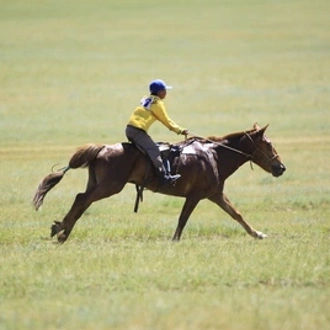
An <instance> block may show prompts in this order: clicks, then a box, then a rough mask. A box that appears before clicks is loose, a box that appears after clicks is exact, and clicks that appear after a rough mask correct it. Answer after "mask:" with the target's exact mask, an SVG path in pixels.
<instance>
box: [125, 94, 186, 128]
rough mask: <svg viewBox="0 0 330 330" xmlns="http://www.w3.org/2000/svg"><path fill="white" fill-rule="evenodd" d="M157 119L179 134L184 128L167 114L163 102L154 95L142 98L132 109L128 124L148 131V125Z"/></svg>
mask: <svg viewBox="0 0 330 330" xmlns="http://www.w3.org/2000/svg"><path fill="white" fill-rule="evenodd" d="M156 120H159V121H160V122H161V123H162V124H164V125H165V126H166V127H167V128H168V129H169V130H171V131H174V132H175V133H177V134H180V133H181V132H182V131H183V130H184V128H182V127H180V126H178V125H177V124H176V123H175V122H174V121H173V120H172V119H171V118H170V117H169V116H168V114H167V112H166V108H165V104H164V102H163V101H162V100H161V99H160V98H159V97H158V96H155V95H149V96H145V97H143V98H142V100H141V101H140V105H139V106H138V107H137V108H136V109H135V110H134V111H133V113H132V115H131V117H130V119H129V122H128V125H130V126H134V127H137V128H140V129H143V130H144V131H145V132H148V129H149V128H150V126H151V125H152V124H153V123H154V122H155V121H156Z"/></svg>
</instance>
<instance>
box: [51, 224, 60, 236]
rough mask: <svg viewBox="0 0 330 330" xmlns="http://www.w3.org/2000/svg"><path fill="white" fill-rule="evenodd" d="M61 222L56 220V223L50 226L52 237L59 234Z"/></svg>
mask: <svg viewBox="0 0 330 330" xmlns="http://www.w3.org/2000/svg"><path fill="white" fill-rule="evenodd" d="M59 224H60V222H58V221H54V224H53V225H52V226H51V227H50V230H51V232H50V237H54V236H55V235H56V234H58V233H59V232H60V231H61V228H60V226H59Z"/></svg>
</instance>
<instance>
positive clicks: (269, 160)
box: [244, 132, 279, 163]
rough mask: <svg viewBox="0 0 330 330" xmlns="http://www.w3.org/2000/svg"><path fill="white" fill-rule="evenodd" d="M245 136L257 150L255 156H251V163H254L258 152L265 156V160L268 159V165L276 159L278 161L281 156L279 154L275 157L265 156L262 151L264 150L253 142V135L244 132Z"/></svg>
mask: <svg viewBox="0 0 330 330" xmlns="http://www.w3.org/2000/svg"><path fill="white" fill-rule="evenodd" d="M244 135H245V136H247V137H248V139H249V140H250V141H251V142H252V144H253V146H254V148H255V150H254V152H253V154H252V155H249V156H250V160H251V161H253V159H254V156H255V154H256V153H257V152H259V153H261V154H262V155H263V156H264V158H265V159H266V162H267V163H270V162H272V161H273V160H274V159H276V158H278V157H279V154H277V153H276V154H275V155H274V156H273V157H269V156H268V155H266V154H265V153H264V152H263V151H262V150H261V149H260V148H259V147H258V146H257V145H256V144H255V142H254V141H253V139H252V138H251V135H250V134H249V133H247V132H244Z"/></svg>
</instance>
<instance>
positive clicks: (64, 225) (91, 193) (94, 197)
mask: <svg viewBox="0 0 330 330" xmlns="http://www.w3.org/2000/svg"><path fill="white" fill-rule="evenodd" d="M123 187H124V184H122V185H120V186H119V185H117V186H114V185H111V183H109V182H103V183H102V185H98V186H95V187H93V188H92V189H90V190H87V191H86V192H85V193H80V194H78V195H77V196H76V198H75V200H74V203H73V205H72V206H71V209H70V210H69V212H68V213H67V215H66V216H65V217H64V219H63V221H62V222H57V221H56V222H55V223H54V224H53V225H52V227H51V237H53V236H55V235H56V234H57V235H58V237H57V239H58V242H59V243H64V242H65V241H66V240H67V239H68V237H69V235H70V233H71V231H72V229H73V227H74V225H75V223H76V222H77V220H78V219H79V218H80V217H81V215H82V214H83V213H84V212H85V211H86V210H87V209H88V207H89V206H90V205H91V204H92V203H93V202H96V201H98V200H100V199H103V198H106V197H109V196H111V195H114V194H116V193H118V192H119V191H121V190H122V189H123Z"/></svg>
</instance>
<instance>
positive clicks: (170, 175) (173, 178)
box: [164, 174, 181, 182]
mask: <svg viewBox="0 0 330 330" xmlns="http://www.w3.org/2000/svg"><path fill="white" fill-rule="evenodd" d="M164 178H165V179H166V180H168V181H170V182H174V181H176V180H177V179H179V178H181V174H174V175H172V174H165V175H164Z"/></svg>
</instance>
